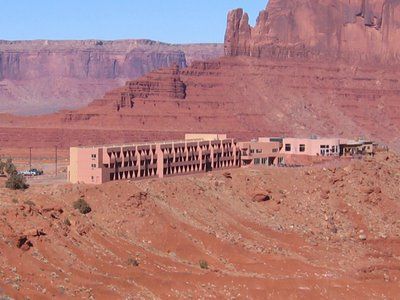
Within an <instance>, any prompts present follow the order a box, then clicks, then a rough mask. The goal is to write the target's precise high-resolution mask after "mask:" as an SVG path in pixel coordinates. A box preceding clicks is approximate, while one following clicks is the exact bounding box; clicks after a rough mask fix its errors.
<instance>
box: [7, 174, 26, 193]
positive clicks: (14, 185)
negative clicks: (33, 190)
mask: <svg viewBox="0 0 400 300" xmlns="http://www.w3.org/2000/svg"><path fill="white" fill-rule="evenodd" d="M28 187H29V185H28V184H27V183H26V179H25V177H24V176H23V175H21V174H18V173H16V172H14V173H12V174H10V175H9V176H8V179H7V181H6V188H8V189H12V190H26V189H27V188H28Z"/></svg>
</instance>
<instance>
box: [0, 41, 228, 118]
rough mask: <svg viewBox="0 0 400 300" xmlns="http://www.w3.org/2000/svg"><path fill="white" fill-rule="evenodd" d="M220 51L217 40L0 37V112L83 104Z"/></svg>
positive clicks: (53, 108) (42, 109)
mask: <svg viewBox="0 0 400 300" xmlns="http://www.w3.org/2000/svg"><path fill="white" fill-rule="evenodd" d="M221 55H223V49H222V45H219V44H195V45H170V44H163V43H159V42H154V41H148V40H124V41H94V40H93V41H20V42H10V41H0V111H12V112H15V113H30V112H31V113H40V112H48V111H54V110H57V109H60V108H75V107H79V106H83V105H85V104H87V103H88V102H89V101H90V100H91V99H93V98H96V97H100V96H101V95H102V94H103V93H104V92H105V91H107V90H109V89H111V88H114V87H116V86H118V85H120V84H122V83H123V82H124V81H126V80H128V79H133V78H137V77H140V76H143V75H145V74H147V73H148V72H150V71H152V70H155V69H159V68H166V67H170V66H172V65H178V66H179V67H185V66H186V65H187V64H190V63H192V61H194V60H198V59H200V60H201V59H209V58H215V57H219V56H221Z"/></svg>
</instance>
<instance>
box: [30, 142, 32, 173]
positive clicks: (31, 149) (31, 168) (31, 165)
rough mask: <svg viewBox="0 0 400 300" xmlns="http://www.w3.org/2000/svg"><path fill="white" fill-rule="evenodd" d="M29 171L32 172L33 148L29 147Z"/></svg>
mask: <svg viewBox="0 0 400 300" xmlns="http://www.w3.org/2000/svg"><path fill="white" fill-rule="evenodd" d="M29 170H32V147H29Z"/></svg>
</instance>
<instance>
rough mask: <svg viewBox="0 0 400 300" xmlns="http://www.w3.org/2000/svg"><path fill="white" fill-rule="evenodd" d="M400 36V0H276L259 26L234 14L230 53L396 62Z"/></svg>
mask: <svg viewBox="0 0 400 300" xmlns="http://www.w3.org/2000/svg"><path fill="white" fill-rule="evenodd" d="M399 39H400V0H296V1H290V0H270V1H269V3H268V5H267V7H266V9H265V10H263V11H261V12H260V15H259V17H258V19H257V23H256V25H255V27H254V28H252V27H251V26H249V24H248V16H247V14H246V13H244V12H243V10H242V9H237V10H233V11H231V12H230V13H229V15H228V26H227V30H226V35H225V54H226V55H228V56H237V55H247V56H254V57H272V58H284V59H287V58H313V59H321V58H322V59H324V60H326V59H327V58H329V59H332V60H335V59H338V58H341V59H346V60H351V61H355V60H356V61H368V62H379V63H382V62H383V63H389V62H390V63H393V62H394V61H395V62H398V61H399V59H400V43H399V42H398V41H399Z"/></svg>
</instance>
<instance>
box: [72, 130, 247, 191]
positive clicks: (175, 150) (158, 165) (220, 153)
mask: <svg viewBox="0 0 400 300" xmlns="http://www.w3.org/2000/svg"><path fill="white" fill-rule="evenodd" d="M240 155H241V153H240V149H239V147H238V145H237V142H236V141H235V140H234V139H228V138H227V137H226V135H186V137H185V140H182V141H171V142H154V143H145V144H140V143H138V144H130V145H118V146H99V147H72V148H71V149H70V166H69V167H68V178H69V181H70V182H71V183H78V182H82V183H93V184H101V183H104V182H108V181H114V180H123V179H141V178H162V177H168V176H174V175H183V174H194V173H201V172H207V171H211V170H215V169H224V168H235V167H240V165H241V158H240Z"/></svg>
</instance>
